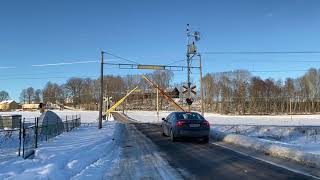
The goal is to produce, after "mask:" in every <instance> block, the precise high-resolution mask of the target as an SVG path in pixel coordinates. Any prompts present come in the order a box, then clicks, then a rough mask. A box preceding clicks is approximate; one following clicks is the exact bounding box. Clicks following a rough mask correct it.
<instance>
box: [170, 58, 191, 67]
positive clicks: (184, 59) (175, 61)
mask: <svg viewBox="0 0 320 180" xmlns="http://www.w3.org/2000/svg"><path fill="white" fill-rule="evenodd" d="M182 61H186V60H185V59H182V60H176V61H173V62H171V63H169V64H166V66H168V65H172V64H175V63H177V62H182Z"/></svg>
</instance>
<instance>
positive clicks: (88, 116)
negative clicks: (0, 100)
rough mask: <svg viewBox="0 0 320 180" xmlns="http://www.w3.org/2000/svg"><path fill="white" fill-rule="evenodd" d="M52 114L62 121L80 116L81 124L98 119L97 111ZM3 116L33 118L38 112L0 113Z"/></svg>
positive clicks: (38, 114)
mask: <svg viewBox="0 0 320 180" xmlns="http://www.w3.org/2000/svg"><path fill="white" fill-rule="evenodd" d="M53 112H55V113H57V114H58V116H60V117H61V118H62V119H63V120H64V119H65V118H66V116H68V118H70V116H72V115H74V116H75V115H80V116H81V123H95V122H98V117H99V112H98V111H70V110H64V111H59V110H54V111H53ZM4 114H19V115H22V118H34V117H39V116H40V112H39V111H34V112H29V111H16V112H0V116H1V115H4Z"/></svg>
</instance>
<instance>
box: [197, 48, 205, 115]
mask: <svg viewBox="0 0 320 180" xmlns="http://www.w3.org/2000/svg"><path fill="white" fill-rule="evenodd" d="M198 55H199V58H200V59H199V61H200V62H199V64H200V98H201V115H202V116H204V102H203V84H202V61H201V55H200V54H198Z"/></svg>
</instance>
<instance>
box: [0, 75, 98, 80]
mask: <svg viewBox="0 0 320 180" xmlns="http://www.w3.org/2000/svg"><path fill="white" fill-rule="evenodd" d="M73 77H76V78H96V77H98V75H96V76H70V77H66V76H52V77H16V78H0V80H1V81H5V80H30V79H33V80H35V79H67V78H73Z"/></svg>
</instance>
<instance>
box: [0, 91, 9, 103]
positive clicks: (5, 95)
mask: <svg viewBox="0 0 320 180" xmlns="http://www.w3.org/2000/svg"><path fill="white" fill-rule="evenodd" d="M8 99H9V93H8V92H6V91H0V102H1V101H5V100H8Z"/></svg>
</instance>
